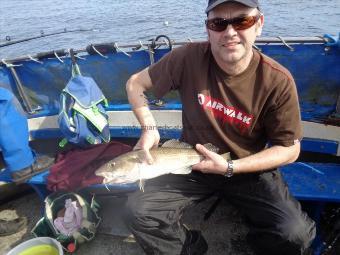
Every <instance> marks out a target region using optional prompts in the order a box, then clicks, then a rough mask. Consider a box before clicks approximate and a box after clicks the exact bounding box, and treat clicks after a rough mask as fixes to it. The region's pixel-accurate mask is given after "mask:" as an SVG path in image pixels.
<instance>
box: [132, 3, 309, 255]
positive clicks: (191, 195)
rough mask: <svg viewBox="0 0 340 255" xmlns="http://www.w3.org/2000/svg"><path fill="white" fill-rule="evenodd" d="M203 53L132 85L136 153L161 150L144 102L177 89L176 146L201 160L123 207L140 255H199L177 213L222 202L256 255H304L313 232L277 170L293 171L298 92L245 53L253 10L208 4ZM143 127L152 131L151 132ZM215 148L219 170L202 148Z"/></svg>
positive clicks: (258, 23) (257, 19) (255, 18)
mask: <svg viewBox="0 0 340 255" xmlns="http://www.w3.org/2000/svg"><path fill="white" fill-rule="evenodd" d="M206 13H207V21H206V27H207V33H208V39H209V40H208V42H207V43H192V44H188V45H186V46H183V47H180V48H177V49H175V50H173V51H172V52H170V53H169V54H168V55H167V56H165V57H163V58H162V59H161V60H160V61H159V62H158V63H156V64H154V65H152V66H151V67H150V68H147V69H145V70H143V71H141V72H140V73H137V74H135V75H133V76H132V77H131V78H130V79H129V81H128V83H127V94H128V98H129V102H130V104H131V106H132V108H133V111H134V113H135V115H136V117H137V119H138V120H139V122H140V124H141V126H142V127H143V130H142V135H141V137H140V139H139V141H138V142H137V145H136V146H135V149H141V150H143V151H144V152H145V155H146V160H147V162H148V163H149V164H152V157H151V156H150V153H149V149H150V148H152V147H155V146H157V145H158V143H159V139H160V136H159V133H158V131H157V130H156V129H154V128H150V126H151V127H154V126H156V122H155V120H154V118H153V116H152V114H151V112H150V110H149V108H148V106H147V103H146V102H145V98H144V97H143V94H144V92H145V91H146V90H151V89H152V90H153V92H154V94H155V96H157V97H162V96H163V95H164V94H166V93H167V92H168V91H170V90H173V89H177V90H178V91H179V93H180V96H181V100H182V105H183V108H182V109H183V111H182V121H183V131H182V136H181V139H182V140H184V141H185V142H188V143H190V144H192V145H196V149H197V150H198V151H199V152H200V153H202V154H203V155H204V156H205V160H203V161H202V162H201V163H199V164H197V165H195V166H193V170H195V171H193V173H191V174H190V175H165V176H161V177H159V178H155V179H152V180H149V181H148V182H147V183H146V185H145V190H144V192H140V191H138V192H136V193H134V194H132V195H131V196H130V197H129V200H128V204H127V214H126V222H127V225H128V226H129V228H130V230H131V231H132V233H133V234H134V236H135V238H136V240H137V241H138V243H139V244H140V245H141V246H142V248H143V249H144V251H145V252H146V253H147V254H205V252H206V250H207V244H206V242H205V240H204V238H203V236H202V235H201V234H200V232H198V231H190V230H188V229H186V228H184V227H183V226H182V225H181V224H180V223H179V220H180V216H181V215H182V212H183V210H184V209H185V208H186V207H187V206H189V205H191V204H193V203H194V202H197V201H199V200H200V199H202V198H204V197H206V196H207V195H209V194H213V193H216V192H218V193H220V194H222V195H223V196H224V197H225V198H226V199H227V200H228V201H229V202H230V203H231V204H233V205H234V206H236V207H237V208H238V209H239V210H240V211H241V212H242V213H243V214H244V215H245V217H246V219H247V222H249V234H248V239H249V242H250V244H251V245H252V246H253V248H254V251H255V252H256V253H257V254H261V255H264V254H275V255H277V254H285V255H287V254H289V255H293V254H304V253H305V252H306V251H307V249H308V247H309V246H310V244H311V242H312V240H313V239H314V236H315V224H314V222H313V221H312V220H310V219H309V218H308V216H307V215H306V214H305V213H304V212H302V211H301V207H300V204H299V203H298V202H297V201H296V200H295V199H294V198H293V197H291V196H290V194H289V192H288V190H287V187H286V185H285V183H284V181H283V180H282V177H281V174H280V172H279V171H278V170H277V167H279V166H282V165H285V164H288V163H291V162H294V161H295V160H296V159H297V157H298V155H299V151H300V142H299V141H300V140H301V138H302V131H301V130H302V129H301V121H300V110H299V106H298V97H297V92H296V87H295V83H294V80H293V78H292V76H291V75H290V73H289V71H288V70H286V69H285V68H284V67H282V66H281V65H280V64H278V63H277V62H275V61H274V60H272V59H270V58H268V57H267V56H265V55H263V54H261V53H259V52H257V51H255V50H253V49H252V45H253V44H254V42H255V39H256V37H257V36H259V35H260V34H261V31H262V27H263V23H264V17H263V15H262V14H261V13H260V8H259V3H258V1H257V0H239V1H228V0H227V1H222V0H210V1H209V3H208V7H207V9H206ZM148 127H149V128H148ZM204 143H212V144H214V145H216V146H217V147H219V148H220V153H224V152H227V151H230V152H231V155H232V159H233V160H232V161H228V162H227V161H226V160H224V159H223V158H222V157H221V156H219V155H218V154H216V153H213V152H210V151H208V150H207V149H205V148H204V147H203V146H202V145H201V144H204Z"/></svg>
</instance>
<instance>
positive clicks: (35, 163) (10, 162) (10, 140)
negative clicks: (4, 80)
mask: <svg viewBox="0 0 340 255" xmlns="http://www.w3.org/2000/svg"><path fill="white" fill-rule="evenodd" d="M0 152H1V153H2V156H3V159H4V163H5V167H6V169H7V170H9V171H10V172H11V176H12V179H13V181H14V182H16V183H23V182H25V181H26V180H28V179H30V178H31V177H32V176H34V175H36V174H38V173H40V172H41V171H44V170H45V169H46V168H48V167H49V166H51V165H52V164H53V162H54V159H53V158H50V157H47V156H40V157H35V155H34V152H33V151H32V149H31V148H30V146H29V143H28V126H27V119H26V116H25V115H24V113H23V111H22V109H21V106H20V104H19V102H18V101H17V99H16V98H15V97H14V95H13V94H12V93H11V92H10V91H9V90H7V89H4V88H1V87H0ZM26 223H27V219H26V218H18V219H15V220H11V221H7V220H1V219H0V236H2V235H10V234H14V233H16V232H18V231H20V230H21V229H22V228H24V227H25V226H26Z"/></svg>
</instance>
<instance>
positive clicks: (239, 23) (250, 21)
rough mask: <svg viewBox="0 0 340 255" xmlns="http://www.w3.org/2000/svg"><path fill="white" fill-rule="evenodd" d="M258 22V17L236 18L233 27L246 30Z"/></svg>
mask: <svg viewBox="0 0 340 255" xmlns="http://www.w3.org/2000/svg"><path fill="white" fill-rule="evenodd" d="M255 22H256V17H253V16H249V17H244V18H239V19H236V20H235V21H234V22H233V27H234V29H235V30H244V29H248V28H250V27H251V26H253V25H254V24H255Z"/></svg>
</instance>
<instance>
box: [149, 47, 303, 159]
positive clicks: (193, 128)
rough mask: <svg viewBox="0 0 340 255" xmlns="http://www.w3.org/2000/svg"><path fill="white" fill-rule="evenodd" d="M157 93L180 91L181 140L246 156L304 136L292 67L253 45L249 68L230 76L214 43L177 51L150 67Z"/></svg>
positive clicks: (182, 48)
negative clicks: (215, 54) (213, 48)
mask: <svg viewBox="0 0 340 255" xmlns="http://www.w3.org/2000/svg"><path fill="white" fill-rule="evenodd" d="M149 74H150V77H151V80H152V83H153V92H154V94H155V96H156V97H158V98H161V97H163V96H164V95H165V94H166V93H167V92H169V91H170V90H178V91H179V93H180V96H181V101H182V107H183V108H182V122H183V130H182V140H184V141H186V142H188V143H190V144H192V145H194V144H196V143H201V144H205V143H212V144H214V145H216V146H217V147H219V148H220V152H227V151H230V152H231V153H232V157H233V158H235V157H237V158H243V157H246V156H249V155H251V154H254V153H256V152H259V151H261V150H263V149H264V148H265V146H266V145H267V143H269V144H272V145H283V146H291V145H293V144H294V143H296V141H297V140H301V138H302V128H301V121H300V110H299V104H298V96H297V91H296V86H295V83H294V79H293V78H292V76H291V74H290V73H289V71H288V70H287V69H285V68H284V67H282V66H281V65H280V64H279V63H277V62H275V61H274V60H273V59H271V58H269V57H267V56H265V55H263V54H261V53H259V52H257V51H255V50H254V55H253V59H252V60H251V62H250V65H249V66H248V67H247V69H246V70H245V71H244V72H242V73H241V74H239V75H237V76H229V75H228V74H227V73H225V72H224V71H223V70H222V69H221V68H220V67H219V66H218V65H217V63H216V62H215V60H214V57H213V55H212V53H211V50H210V44H209V43H208V42H205V43H190V44H187V45H185V46H182V47H179V48H176V49H174V50H172V51H171V52H170V53H169V54H167V55H166V56H164V57H163V58H162V59H161V60H160V61H158V62H157V63H155V64H153V65H152V66H151V67H150V68H149Z"/></svg>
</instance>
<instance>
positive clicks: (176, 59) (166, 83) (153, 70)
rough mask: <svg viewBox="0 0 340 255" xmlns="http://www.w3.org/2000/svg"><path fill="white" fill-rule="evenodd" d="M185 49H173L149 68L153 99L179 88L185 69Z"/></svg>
mask: <svg viewBox="0 0 340 255" xmlns="http://www.w3.org/2000/svg"><path fill="white" fill-rule="evenodd" d="M186 48H187V46H182V47H179V48H175V49H173V50H172V51H170V52H169V53H168V54H166V55H165V56H164V57H162V58H161V59H160V60H159V61H158V62H156V63H154V64H153V65H151V66H150V67H149V75H150V78H151V81H152V86H153V94H154V95H155V97H157V98H161V97H163V96H164V95H165V94H166V93H167V92H169V91H170V90H176V89H178V88H179V87H180V85H181V79H182V75H183V72H184V68H185V54H186Z"/></svg>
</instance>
